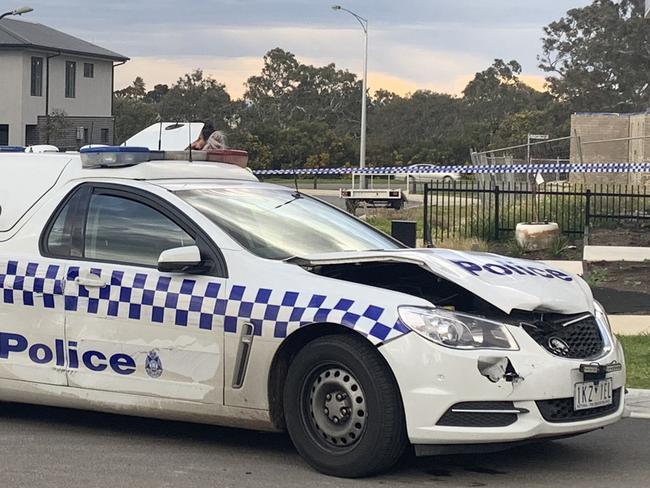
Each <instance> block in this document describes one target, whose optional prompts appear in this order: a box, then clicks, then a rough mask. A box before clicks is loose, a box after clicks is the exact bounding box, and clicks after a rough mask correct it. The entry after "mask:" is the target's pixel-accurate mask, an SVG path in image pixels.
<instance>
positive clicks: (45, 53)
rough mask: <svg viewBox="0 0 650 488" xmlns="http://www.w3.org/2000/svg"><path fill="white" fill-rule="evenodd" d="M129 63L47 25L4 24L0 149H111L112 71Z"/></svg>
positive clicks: (1, 30)
mask: <svg viewBox="0 0 650 488" xmlns="http://www.w3.org/2000/svg"><path fill="white" fill-rule="evenodd" d="M128 59H129V58H127V57H126V56H122V55H121V54H117V53H115V52H112V51H109V50H107V49H104V48H101V47H99V46H96V45H94V44H91V43H89V42H86V41H83V40H81V39H78V38H76V37H73V36H70V35H68V34H65V33H63V32H60V31H57V30H55V29H52V28H50V27H47V26H45V25H41V24H34V23H31V22H24V21H18V20H13V19H3V20H0V145H19V146H22V145H32V144H53V145H56V146H58V147H60V148H61V149H76V148H79V147H80V146H83V145H84V144H90V143H94V144H112V143H113V126H114V120H113V85H114V70H115V67H116V66H118V65H120V64H124V63H125V62H126V61H128Z"/></svg>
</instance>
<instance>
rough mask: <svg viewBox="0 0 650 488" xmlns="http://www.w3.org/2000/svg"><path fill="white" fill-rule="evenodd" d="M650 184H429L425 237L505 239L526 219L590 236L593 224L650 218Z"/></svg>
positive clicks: (427, 240) (436, 240)
mask: <svg viewBox="0 0 650 488" xmlns="http://www.w3.org/2000/svg"><path fill="white" fill-rule="evenodd" d="M647 190H648V189H647V187H645V186H629V185H604V184H603V185H591V186H587V185H578V184H568V183H557V184H547V185H544V186H542V187H540V188H535V187H534V185H531V184H529V183H506V184H503V185H501V186H500V185H494V184H490V183H481V182H471V181H461V182H457V183H444V182H436V183H427V184H425V185H424V241H425V244H427V245H432V244H434V243H435V244H437V243H440V242H444V241H445V240H449V239H463V238H473V237H474V238H479V239H483V240H502V239H509V238H512V237H513V236H514V231H515V228H516V226H517V224H518V223H520V222H557V223H558V224H559V226H560V230H561V232H562V233H563V234H564V235H565V236H567V237H568V238H570V239H577V238H582V237H583V236H584V237H585V238H587V237H588V231H589V229H590V228H592V227H614V226H618V225H633V226H640V225H641V224H642V223H643V222H645V221H647V222H650V194H649V193H648V191H647Z"/></svg>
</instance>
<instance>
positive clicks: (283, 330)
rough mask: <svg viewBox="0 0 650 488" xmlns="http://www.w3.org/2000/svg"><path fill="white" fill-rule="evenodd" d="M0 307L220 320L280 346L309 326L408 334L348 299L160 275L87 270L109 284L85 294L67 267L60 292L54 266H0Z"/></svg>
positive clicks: (230, 329)
mask: <svg viewBox="0 0 650 488" xmlns="http://www.w3.org/2000/svg"><path fill="white" fill-rule="evenodd" d="M0 272H1V273H0V290H2V292H3V295H2V297H1V298H2V299H1V300H0V304H2V303H4V304H6V305H24V306H29V307H39V306H42V307H44V308H50V309H55V308H64V309H65V310H66V311H67V312H70V313H84V314H90V315H97V316H99V317H115V318H121V319H124V320H127V321H128V320H134V321H141V322H145V323H147V324H151V325H170V326H179V327H195V328H198V329H202V330H213V329H216V328H217V324H219V323H220V322H221V321H223V324H224V330H225V332H226V333H237V331H238V330H239V327H241V325H242V324H244V323H250V324H252V325H253V329H254V334H255V335H256V336H261V337H265V338H269V339H283V338H285V337H287V336H288V335H289V334H291V333H292V332H293V331H295V330H297V329H299V328H300V327H303V326H305V325H308V324H312V323H314V322H329V323H334V324H340V325H343V326H345V327H349V328H351V329H354V330H355V331H357V332H359V333H360V334H362V335H364V336H366V337H368V339H370V340H371V341H372V342H374V343H380V342H383V341H386V340H389V339H393V338H395V337H399V336H400V335H402V334H404V333H406V332H408V329H407V328H406V327H405V326H404V325H402V324H401V322H399V321H397V322H396V321H395V318H394V317H392V318H391V314H390V313H388V312H387V311H386V310H385V309H384V308H383V307H380V306H378V305H372V304H368V303H367V302H360V301H357V300H353V299H348V298H342V297H335V296H327V295H322V294H314V293H305V292H298V291H287V290H277V289H271V288H258V287H250V286H249V287H247V286H242V285H234V286H231V287H230V289H229V290H226V293H221V287H222V286H223V285H222V284H221V283H219V282H215V281H211V280H210V279H207V278H206V279H200V280H193V279H188V278H172V277H170V276H160V275H158V274H147V273H132V272H125V271H120V270H107V271H103V270H101V269H92V270H91V273H92V274H94V275H97V276H101V277H103V278H104V279H105V280H106V282H107V283H108V284H107V286H105V287H103V288H86V287H84V286H78V285H76V284H75V283H74V281H75V279H76V278H77V277H78V276H79V267H76V266H75V267H69V268H68V270H67V275H66V277H65V278H66V280H67V284H66V286H65V292H64V286H63V280H62V277H63V270H62V268H61V267H60V266H58V265H47V264H39V263H20V262H17V261H9V262H8V263H6V264H5V265H4V267H3V265H1V264H0Z"/></svg>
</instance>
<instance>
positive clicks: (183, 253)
mask: <svg viewBox="0 0 650 488" xmlns="http://www.w3.org/2000/svg"><path fill="white" fill-rule="evenodd" d="M200 264H201V251H200V250H199V248H198V247H197V246H186V247H176V248H174V249H167V250H166V251H163V252H162V253H161V254H160V257H159V258H158V271H161V272H163V273H190V272H192V271H194V270H196V268H197V267H198V266H200Z"/></svg>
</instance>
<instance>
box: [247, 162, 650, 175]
mask: <svg viewBox="0 0 650 488" xmlns="http://www.w3.org/2000/svg"><path fill="white" fill-rule="evenodd" d="M254 173H255V175H256V176H294V175H295V176H326V175H338V176H341V175H352V174H354V175H370V176H381V175H383V176H387V175H396V174H421V173H427V174H428V173H432V174H444V173H457V174H513V173H528V174H531V173H532V174H537V173H650V163H594V164H571V163H560V164H557V163H544V164H495V165H487V164H484V165H477V166H458V165H456V166H433V165H432V166H419V167H417V168H409V167H404V166H385V167H378V168H370V167H368V168H363V169H361V168H295V169H264V170H256V171H254Z"/></svg>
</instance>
